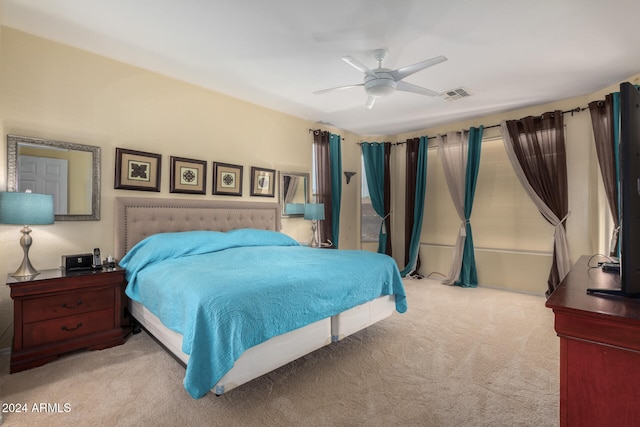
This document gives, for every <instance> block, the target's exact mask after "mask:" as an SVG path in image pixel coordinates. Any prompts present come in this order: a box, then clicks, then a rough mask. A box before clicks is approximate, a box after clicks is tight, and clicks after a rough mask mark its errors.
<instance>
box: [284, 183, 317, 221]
mask: <svg viewBox="0 0 640 427" xmlns="http://www.w3.org/2000/svg"><path fill="white" fill-rule="evenodd" d="M309 201H310V196H309V174H308V173H304V172H281V173H280V206H281V209H282V216H285V217H301V216H302V215H303V214H304V205H305V204H306V203H309Z"/></svg>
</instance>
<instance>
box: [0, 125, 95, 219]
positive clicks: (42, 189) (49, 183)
mask: <svg viewBox="0 0 640 427" xmlns="http://www.w3.org/2000/svg"><path fill="white" fill-rule="evenodd" d="M7 190H8V191H20V192H24V191H27V190H31V191H32V192H34V193H46V194H52V195H53V196H54V209H55V220H56V221H97V220H99V219H100V147H95V146H92V145H84V144H76V143H72V142H63V141H53V140H49V139H39V138H30V137H24V136H16V135H8V136H7Z"/></svg>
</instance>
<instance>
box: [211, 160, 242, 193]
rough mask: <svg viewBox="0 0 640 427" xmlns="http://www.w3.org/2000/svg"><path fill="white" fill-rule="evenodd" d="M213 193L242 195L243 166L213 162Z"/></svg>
mask: <svg viewBox="0 0 640 427" xmlns="http://www.w3.org/2000/svg"><path fill="white" fill-rule="evenodd" d="M213 194H223V195H227V196H242V166H239V165H232V164H229V163H220V162H213Z"/></svg>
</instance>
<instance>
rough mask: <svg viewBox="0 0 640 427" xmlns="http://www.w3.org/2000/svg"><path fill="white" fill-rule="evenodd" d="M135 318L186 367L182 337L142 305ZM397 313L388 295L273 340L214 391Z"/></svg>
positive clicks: (247, 355)
mask: <svg viewBox="0 0 640 427" xmlns="http://www.w3.org/2000/svg"><path fill="white" fill-rule="evenodd" d="M129 310H130V311H131V314H132V315H133V317H134V318H135V319H136V320H137V321H138V322H140V324H141V325H142V326H143V327H144V328H145V329H146V330H147V331H149V333H150V334H151V335H153V336H154V337H155V338H156V339H157V340H158V341H159V342H160V343H162V345H163V346H165V348H166V349H167V350H168V351H170V352H171V353H172V354H173V355H174V356H175V357H177V358H178V359H179V360H181V361H182V362H183V363H184V364H185V365H186V364H187V363H188V362H189V355H187V354H185V353H183V352H182V335H181V334H179V333H177V332H175V331H172V330H171V329H169V328H167V327H166V326H164V325H163V324H162V322H160V319H158V317H156V316H155V315H154V314H153V313H151V312H150V311H149V310H147V308H146V307H144V306H143V305H141V304H139V303H137V302H135V301H130V303H129ZM394 311H395V296H394V295H388V296H383V297H380V298H377V299H375V300H373V301H370V302H368V303H365V304H362V305H359V306H357V307H354V308H352V309H349V310H347V311H345V312H343V313H340V314H339V315H337V316H333V317H330V318H329V317H328V318H326V319H322V320H319V321H317V322H315V323H312V324H310V325H307V326H304V327H302V328H299V329H296V330H294V331H291V332H288V333H286V334H282V335H278V336H276V337H273V338H271V339H269V340H267V341H265V342H263V343H261V344H258V345H257V346H255V347H252V348H250V349H248V350H247V351H245V352H244V353H243V354H242V355H241V356H240V358H239V359H238V360H236V363H235V364H234V365H233V368H232V369H231V370H230V371H229V372H227V373H226V374H225V375H224V376H223V377H222V378H221V379H220V381H218V383H217V384H216V385H215V386H214V387H213V389H212V390H211V391H212V392H213V393H215V394H223V393H225V392H227V391H229V390H232V389H234V388H236V387H238V386H239V385H242V384H244V383H246V382H248V381H251V380H252V379H254V378H257V377H259V376H261V375H264V374H266V373H268V372H271V371H273V370H274V369H277V368H279V367H280V366H283V365H286V364H287V363H289V362H292V361H294V360H296V359H298V358H300V357H302V356H304V355H305V354H309V353H311V352H312V351H315V350H317V349H319V348H321V347H324V346H325V345H329V344H330V343H331V342H332V341H333V342H335V341H339V340H341V339H343V338H345V337H347V336H349V335H351V334H353V333H355V332H357V331H359V330H361V329H364V328H366V327H367V326H369V325H372V324H374V323H376V322H378V321H380V320H382V319H384V318H386V317H388V316H390V315H391V314H392V313H393V312H394Z"/></svg>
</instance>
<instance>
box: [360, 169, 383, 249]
mask: <svg viewBox="0 0 640 427" xmlns="http://www.w3.org/2000/svg"><path fill="white" fill-rule="evenodd" d="M361 161H362V168H361V170H362V174H361V176H362V182H361V184H362V185H361V194H360V240H361V241H362V242H377V241H378V237H379V233H380V223H381V221H382V218H380V215H378V214H377V213H376V211H375V210H374V209H373V205H372V204H371V196H370V195H369V186H368V185H367V174H366V172H365V169H364V159H363V158H362V157H361Z"/></svg>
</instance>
